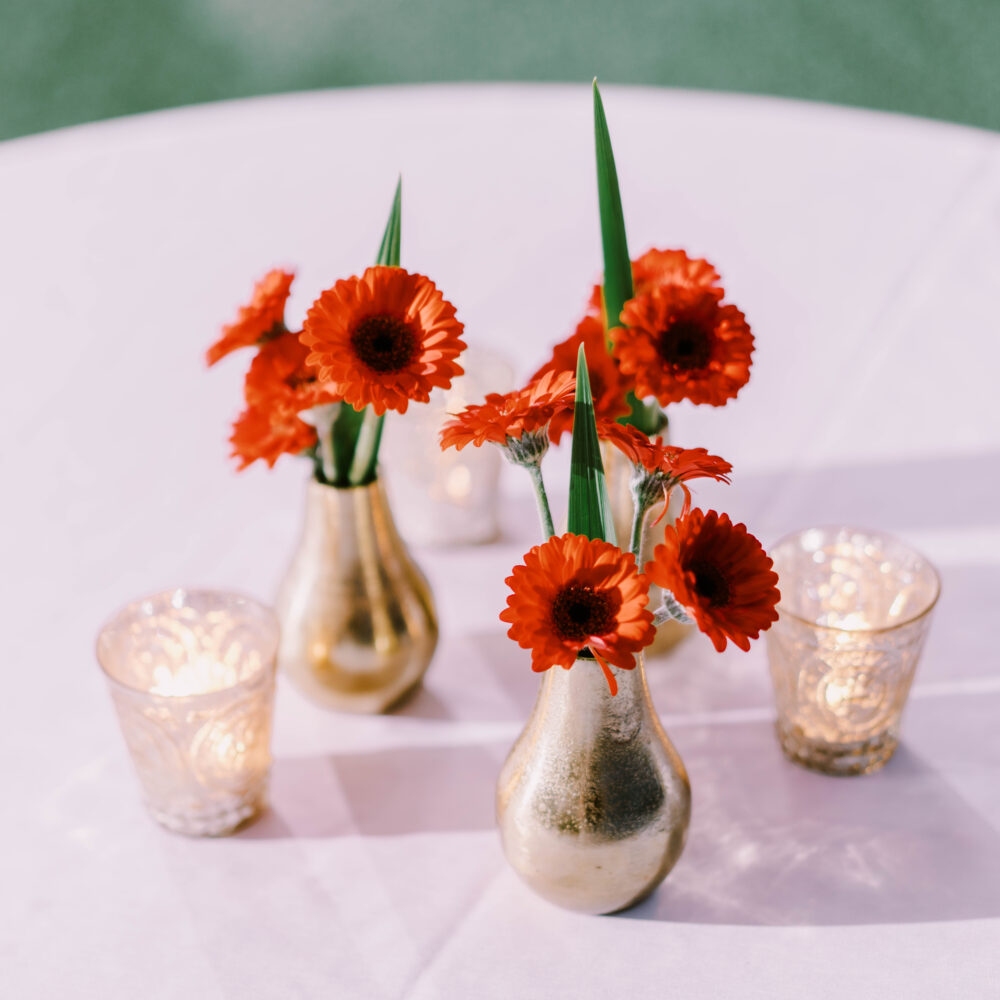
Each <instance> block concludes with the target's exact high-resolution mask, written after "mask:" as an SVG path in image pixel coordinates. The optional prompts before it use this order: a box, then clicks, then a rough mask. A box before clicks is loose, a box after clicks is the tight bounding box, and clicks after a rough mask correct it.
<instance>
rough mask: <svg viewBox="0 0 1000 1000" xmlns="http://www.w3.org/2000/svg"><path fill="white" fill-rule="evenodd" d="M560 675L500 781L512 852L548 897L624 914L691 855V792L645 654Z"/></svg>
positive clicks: (557, 671)
mask: <svg viewBox="0 0 1000 1000" xmlns="http://www.w3.org/2000/svg"><path fill="white" fill-rule="evenodd" d="M611 669H612V670H614V673H615V677H616V678H617V681H618V694H617V695H614V696H612V695H611V693H610V692H609V690H608V684H607V681H606V680H605V679H604V675H603V673H602V672H601V668H600V666H599V665H598V664H597V663H596V662H594V661H593V660H585V659H580V660H577V662H576V664H575V665H574V666H573V668H572V669H571V670H563V669H562V668H561V667H553V668H552V669H550V670H548V671H547V672H546V673H545V675H544V677H543V679H542V683H541V688H540V690H539V693H538V700H537V701H536V703H535V707H534V710H533V711H532V714H531V718H530V719H529V720H528V724H527V725H526V726H525V728H524V732H522V733H521V735H520V737H519V738H518V740H517V742H516V743H515V744H514V747H513V749H512V750H511V752H510V755H509V756H508V758H507V761H506V763H505V764H504V766H503V770H502V771H501V772H500V779H499V782H498V784H497V819H498V821H499V825H500V835H501V838H502V840H503V849H504V854H505V855H506V857H507V860H508V862H509V863H510V864H511V866H512V867H513V868H514V870H515V871H516V872H517V873H518V875H520V876H521V877H522V878H523V879H524V880H525V881H526V882H527V883H528V885H530V886H531V888H532V889H534V890H535V892H537V893H538V894H539V895H540V896H543V897H544V898H545V899H548V900H549V901H550V902H553V903H556V904H557V905H558V906H562V907H564V908H566V909H569V910H577V911H580V912H582V913H614V912H616V911H617V910H623V909H625V908H626V907H629V906H632V905H633V904H635V903H638V902H640V901H641V900H642V899H644V898H645V897H646V896H648V895H649V894H650V893H651V892H652V891H653V890H654V889H655V888H656V887H657V886H658V885H659V884H660V883H661V882H662V881H663V879H664V878H666V876H667V873H668V872H669V871H670V869H671V868H673V866H674V864H675V862H676V861H677V859H678V858H679V857H680V854H681V851H682V850H683V848H684V840H685V837H686V835H687V828H688V822H689V820H690V817H691V786H690V784H689V783H688V777H687V772H686V771H685V769H684V764H683V762H682V761H681V759H680V757H679V756H678V754H677V751H676V750H675V749H674V748H673V745H672V744H671V742H670V740H669V739H668V738H667V735H666V733H665V732H664V731H663V727H662V726H661V725H660V721H659V719H658V718H657V715H656V712H655V711H654V710H653V705H652V702H651V701H650V698H649V689H648V688H647V686H646V675H645V671H644V667H643V662H642V658H641V657H640V658H639V662H638V664H637V665H636V667H635V669H634V670H618V669H616V668H614V667H612V668H611Z"/></svg>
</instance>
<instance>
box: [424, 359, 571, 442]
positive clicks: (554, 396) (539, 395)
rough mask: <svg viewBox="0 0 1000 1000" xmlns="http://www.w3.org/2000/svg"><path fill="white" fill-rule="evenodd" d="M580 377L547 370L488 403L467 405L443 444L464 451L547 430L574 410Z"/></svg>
mask: <svg viewBox="0 0 1000 1000" xmlns="http://www.w3.org/2000/svg"><path fill="white" fill-rule="evenodd" d="M575 393H576V379H575V378H574V377H573V375H571V374H570V373H569V372H556V371H550V372H546V373H545V374H544V375H543V376H542V377H541V378H540V379H537V380H536V381H533V382H530V383H529V384H528V385H527V386H525V388H523V389H517V390H515V391H514V392H508V393H504V394H501V393H498V392H491V393H490V394H489V395H488V396H487V397H486V399H485V401H484V402H482V403H479V404H474V405H472V406H467V407H466V408H465V409H464V410H463V411H462V412H461V413H459V414H457V415H456V416H455V417H454V419H452V420H450V421H449V422H448V423H447V424H445V425H444V427H443V428H442V430H441V447H442V448H457V449H458V450H459V451H461V450H462V449H463V448H464V447H465V446H466V445H467V444H474V445H475V446H476V447H477V448H478V447H479V446H480V445H482V444H484V443H485V442H487V441H492V442H494V443H495V444H500V445H504V444H506V443H507V439H508V438H514V439H515V440H517V439H520V438H521V437H522V436H523V435H524V434H525V433H532V432H535V431H540V430H543V429H544V428H545V427H546V426H547V425H548V424H549V422H550V421H551V420H553V419H554V418H555V417H557V416H559V415H561V414H564V413H565V412H567V411H568V410H572V409H573V401H574V395H575Z"/></svg>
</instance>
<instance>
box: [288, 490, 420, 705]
mask: <svg viewBox="0 0 1000 1000" xmlns="http://www.w3.org/2000/svg"><path fill="white" fill-rule="evenodd" d="M277 605H278V614H279V618H280V619H281V624H282V642H281V650H280V652H279V664H280V666H281V667H282V668H283V669H284V670H285V671H286V672H287V673H288V675H289V677H290V678H291V679H292V680H293V681H294V682H295V683H296V684H297V685H298V686H299V687H300V688H301V689H302V690H303V691H304V692H305V693H306V694H307V695H309V696H310V697H312V698H314V699H315V700H317V701H319V702H321V703H322V704H324V705H327V706H329V707H332V708H338V709H341V710H344V711H353V712H381V711H384V710H385V709H387V708H389V707H391V706H392V705H393V704H395V703H396V702H398V701H399V700H401V699H402V698H403V697H405V695H406V694H408V693H409V692H410V691H411V690H412V689H413V688H414V687H415V686H416V685H417V684H418V683H419V682H420V679H421V677H422V676H423V674H424V672H425V671H426V669H427V666H428V664H429V662H430V658H431V656H432V654H433V652H434V647H435V645H436V643H437V618H436V614H435V611H434V602H433V599H432V597H431V593H430V589H429V588H428V586H427V581H426V580H425V579H424V577H423V575H422V574H421V573H420V571H419V570H418V569H417V567H416V566H415V565H414V563H413V561H412V559H411V558H410V555H409V552H408V551H407V549H406V546H405V544H404V543H403V541H402V539H401V538H400V537H399V534H398V533H397V531H396V526H395V523H394V521H393V518H392V513H391V511H390V508H389V504H388V501H387V499H386V495H385V491H384V489H383V486H382V482H381V481H380V480H378V479H376V480H375V481H374V482H372V483H369V484H367V485H365V486H354V487H348V488H338V487H334V486H328V485H326V484H324V483H319V482H316V481H315V480H313V481H311V482H310V483H309V485H308V488H307V491H306V514H305V522H304V525H303V534H302V539H301V542H300V545H299V548H298V551H297V553H296V555H295V558H294V559H293V561H292V565H291V567H290V569H289V572H288V576H287V577H286V579H285V582H284V584H283V585H282V588H281V591H280V593H279V597H278V602H277Z"/></svg>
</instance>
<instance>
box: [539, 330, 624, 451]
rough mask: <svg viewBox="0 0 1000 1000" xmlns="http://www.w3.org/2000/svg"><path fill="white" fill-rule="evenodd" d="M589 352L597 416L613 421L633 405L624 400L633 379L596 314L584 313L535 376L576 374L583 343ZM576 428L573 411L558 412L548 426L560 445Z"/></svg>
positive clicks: (551, 435) (589, 367)
mask: <svg viewBox="0 0 1000 1000" xmlns="http://www.w3.org/2000/svg"><path fill="white" fill-rule="evenodd" d="M581 344H583V345H584V349H585V351H586V353H587V371H588V372H589V373H590V392H591V394H592V395H593V397H594V413H595V415H596V416H597V417H598V418H601V417H606V418H607V419H609V420H614V419H615V418H616V417H624V416H625V415H626V414H627V413H629V412H630V410H631V407H630V406H629V405H628V403H627V402H626V401H625V397H626V396H627V395H628V392H629V390H630V389H631V388H632V385H633V383H632V381H631V380H630V379H627V378H625V376H624V375H622V373H621V372H620V371H619V370H618V365H617V364H616V362H615V360H614V358H612V357H611V355H610V353H609V352H608V343H607V338H606V337H605V335H604V325H603V324H602V323H601V321H600V319H598V318H597V317H596V316H584V318H583V319H582V320H581V321H580V323H579V325H578V326H577V328H576V331H575V332H574V333H573V334H572V336H570V337H568V338H567V339H566V340H564V341H562V342H561V343H559V344H556V346H555V347H554V348H553V349H552V358H551V360H550V361H548V362H546V363H545V364H544V365H542V367H541V368H539V369H538V371H537V372H535V374H534V375H532V376H531V377H532V379H533V380H534V379H538V378H541V376H542V375H545V374H546V373H548V372H569V373H570V374H572V375H575V374H576V357H577V352H578V351H579V350H580V345H581ZM572 427H573V410H572V409H569V410H566V411H564V412H563V413H558V414H556V415H555V416H554V417H553V419H552V423H551V424H550V425H549V436H550V437H551V438H552V441H553V443H554V444H559V440H560V439H561V438H562V436H563V434H564V433H565V432H566V431H568V430H570V429H572Z"/></svg>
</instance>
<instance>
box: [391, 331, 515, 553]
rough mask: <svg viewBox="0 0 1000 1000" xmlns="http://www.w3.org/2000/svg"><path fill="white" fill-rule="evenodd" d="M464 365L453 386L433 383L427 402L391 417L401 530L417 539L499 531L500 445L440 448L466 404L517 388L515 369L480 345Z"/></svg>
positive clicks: (477, 540)
mask: <svg viewBox="0 0 1000 1000" xmlns="http://www.w3.org/2000/svg"><path fill="white" fill-rule="evenodd" d="M462 367H463V368H464V370H465V374H464V375H461V376H460V377H458V378H456V379H455V380H454V381H453V382H452V384H451V387H450V388H449V389H447V390H445V389H435V390H434V392H432V393H431V398H430V401H429V402H428V404H427V405H426V406H417V407H413V409H412V410H410V411H408V412H407V414H406V420H394V421H387V423H386V428H385V433H384V435H383V441H382V457H383V461H384V463H385V465H386V467H387V468H389V469H391V470H392V471H391V473H390V474H389V475H388V476H386V488H387V489H388V491H389V495H390V497H391V498H392V499H393V505H392V506H393V511H394V512H395V516H396V523H397V526H398V527H399V531H400V534H401V535H402V536H403V537H404V538H405V539H406V540H407V542H409V543H411V544H412V545H429V546H430V545H479V544H483V543H485V542H491V541H493V540H494V539H495V538H496V537H497V535H498V534H499V530H500V522H499V516H498V515H499V496H500V493H499V482H500V469H501V467H502V465H503V459H502V458H501V455H500V451H499V449H498V448H495V447H493V446H492V445H491V446H489V447H483V448H474V447H472V446H471V445H470V446H468V447H465V448H463V449H462V450H461V451H459V450H458V449H457V448H448V449H447V450H446V451H442V450H441V444H440V434H441V428H442V427H443V426H444V425H445V424H446V423H447V422H448V420H450V419H451V417H453V416H454V415H455V414H456V413H459V412H460V411H461V410H463V409H465V407H466V406H468V405H470V404H471V403H481V402H482V401H483V399H484V398H485V396H486V395H487V393H491V392H501V393H502V392H508V391H509V390H510V389H512V388H513V379H514V372H513V370H512V369H511V367H510V365H509V364H508V363H507V362H506V361H505V360H504V359H503V358H501V357H500V356H499V355H497V354H494V353H493V352H492V351H487V350H482V349H480V348H476V347H470V348H468V349H467V350H466V351H465V353H464V354H463V355H462Z"/></svg>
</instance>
